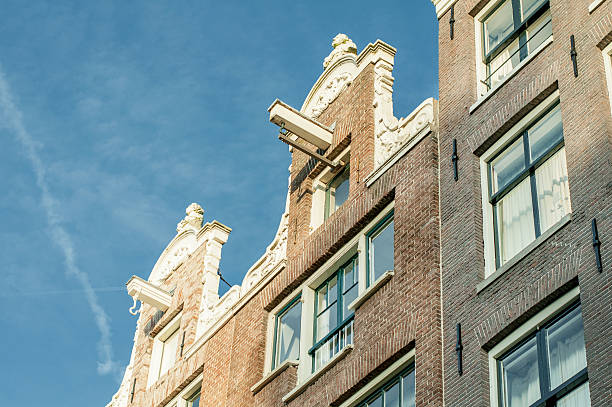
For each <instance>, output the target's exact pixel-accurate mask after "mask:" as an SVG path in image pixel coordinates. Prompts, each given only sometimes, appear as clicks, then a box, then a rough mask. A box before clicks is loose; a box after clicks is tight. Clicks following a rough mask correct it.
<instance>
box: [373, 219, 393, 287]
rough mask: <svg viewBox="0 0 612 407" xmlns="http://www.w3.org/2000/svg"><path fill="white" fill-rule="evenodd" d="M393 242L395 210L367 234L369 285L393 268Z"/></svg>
mask: <svg viewBox="0 0 612 407" xmlns="http://www.w3.org/2000/svg"><path fill="white" fill-rule="evenodd" d="M393 244H394V230H393V212H391V213H390V214H388V215H387V216H385V218H384V219H383V220H382V221H380V222H379V223H378V224H377V225H376V226H375V227H374V229H372V230H371V231H370V232H369V233H368V234H367V235H366V245H367V246H366V250H367V252H368V262H367V271H366V273H367V282H368V286H369V285H371V284H372V283H374V282H375V281H376V280H378V278H380V276H382V275H383V274H384V273H385V272H386V271H392V270H393V263H394V260H393V256H394V250H393Z"/></svg>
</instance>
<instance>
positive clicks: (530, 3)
mask: <svg viewBox="0 0 612 407" xmlns="http://www.w3.org/2000/svg"><path fill="white" fill-rule="evenodd" d="M546 1H547V0H521V15H522V19H523V20H524V19H525V17H529V16H530V15H531V13H533V12H534V11H536V10H537V9H538V7H540V6H541V5H542V4H544V3H546Z"/></svg>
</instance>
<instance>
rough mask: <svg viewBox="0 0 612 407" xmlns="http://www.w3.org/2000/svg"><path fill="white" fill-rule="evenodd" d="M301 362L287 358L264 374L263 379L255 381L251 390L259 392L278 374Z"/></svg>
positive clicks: (255, 392)
mask: <svg viewBox="0 0 612 407" xmlns="http://www.w3.org/2000/svg"><path fill="white" fill-rule="evenodd" d="M299 364H300V362H298V361H297V360H291V359H287V360H285V361H284V362H283V363H281V364H280V365H279V366H278V367H276V368H275V369H274V370H272V371H271V372H270V373H268V374H267V375H265V376H264V378H263V379H261V380H260V381H258V382H257V383H255V384H254V385H253V386H252V387H251V391H252V392H253V394H257V393H259V391H260V390H261V389H263V388H264V387H266V385H267V384H268V383H270V382H271V381H272V380H274V379H275V378H276V377H277V376H279V375H280V374H281V373H283V372H284V371H285V370H287V368H288V367H290V366H297V365H299Z"/></svg>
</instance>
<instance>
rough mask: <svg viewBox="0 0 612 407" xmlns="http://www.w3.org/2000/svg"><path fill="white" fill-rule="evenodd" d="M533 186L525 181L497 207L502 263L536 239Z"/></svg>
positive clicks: (527, 180)
mask: <svg viewBox="0 0 612 407" xmlns="http://www.w3.org/2000/svg"><path fill="white" fill-rule="evenodd" d="M533 225H534V223H533V208H532V205H531V185H530V182H529V178H526V179H524V180H523V181H522V182H521V183H520V184H518V185H517V186H516V187H515V188H514V189H513V190H512V191H510V192H509V193H508V195H506V196H504V197H503V198H502V200H501V201H500V202H499V204H498V206H497V227H498V230H499V237H500V245H501V246H500V249H501V258H502V263H505V262H506V261H507V260H509V259H511V258H512V257H513V256H514V255H515V254H517V253H518V252H519V251H520V250H521V249H523V248H524V247H525V246H527V244H529V243H530V242H531V241H533V240H534V239H535V230H534V226H533Z"/></svg>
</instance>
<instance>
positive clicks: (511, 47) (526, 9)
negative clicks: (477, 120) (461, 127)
mask: <svg viewBox="0 0 612 407" xmlns="http://www.w3.org/2000/svg"><path fill="white" fill-rule="evenodd" d="M481 15H482V17H480V16H479V17H477V21H478V24H479V27H477V31H478V32H477V34H479V36H480V37H481V39H482V41H481V44H480V47H481V57H482V68H483V69H482V70H481V69H479V71H482V76H481V78H480V79H481V82H482V84H484V87H485V88H484V89H483V92H482V93H483V94H484V93H486V92H487V91H489V90H490V89H491V88H493V87H494V86H495V85H497V84H498V83H500V82H501V81H502V80H503V79H504V78H505V77H507V76H508V75H509V74H510V73H511V72H512V71H513V70H514V69H515V68H516V67H517V66H518V65H519V64H520V62H521V61H524V60H525V59H526V58H527V57H528V56H529V55H531V54H533V53H534V52H535V51H536V50H537V49H538V48H539V47H540V46H541V45H542V44H544V42H545V41H546V40H547V39H548V38H550V37H551V36H552V25H551V19H550V10H549V3H548V1H547V0H503V1H501V2H498V3H493V5H492V7H489V8H487V9H485V10H484V11H483V12H482V13H481ZM478 28H479V29H478Z"/></svg>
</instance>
